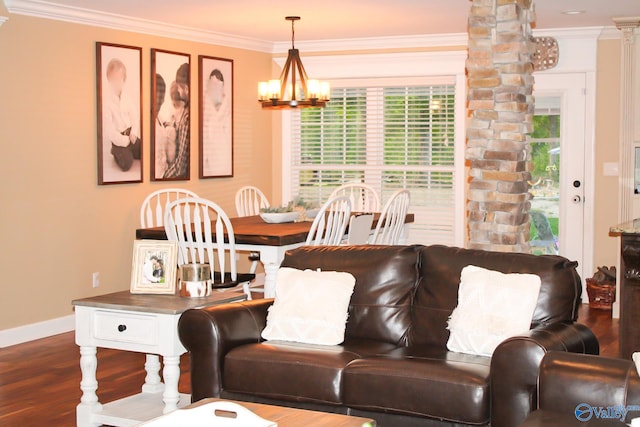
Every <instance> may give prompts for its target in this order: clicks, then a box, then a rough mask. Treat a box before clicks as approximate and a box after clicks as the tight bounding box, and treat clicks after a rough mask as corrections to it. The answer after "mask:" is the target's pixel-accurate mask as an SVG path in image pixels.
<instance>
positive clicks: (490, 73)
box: [465, 0, 534, 252]
mask: <svg viewBox="0 0 640 427" xmlns="http://www.w3.org/2000/svg"><path fill="white" fill-rule="evenodd" d="M532 16H533V13H532V11H531V0H472V6H471V13H470V14H469V29H468V31H469V52H468V58H467V62H466V68H467V82H468V121H467V148H466V154H465V156H466V160H467V166H468V167H469V189H468V201H467V210H468V226H469V244H468V246H469V247H470V248H476V249H487V250H494V251H503V252H529V214H528V211H529V208H530V202H529V199H530V194H529V184H528V181H530V180H531V167H532V166H531V162H530V146H529V133H531V131H532V130H533V112H534V101H533V95H532V90H533V76H532V73H533V63H532V55H533V51H534V45H533V38H532V34H531V20H532Z"/></svg>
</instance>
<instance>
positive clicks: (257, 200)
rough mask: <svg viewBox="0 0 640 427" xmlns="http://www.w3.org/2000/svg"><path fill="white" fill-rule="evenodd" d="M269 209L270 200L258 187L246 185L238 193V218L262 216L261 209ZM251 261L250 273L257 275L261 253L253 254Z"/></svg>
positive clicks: (250, 255)
mask: <svg viewBox="0 0 640 427" xmlns="http://www.w3.org/2000/svg"><path fill="white" fill-rule="evenodd" d="M268 207H269V200H268V199H267V196H265V195H264V193H263V192H262V191H260V189H259V188H258V187H254V186H252V185H246V186H244V187H242V188H240V189H239V190H238V191H236V212H237V214H238V216H253V215H260V209H262V208H268ZM249 260H250V261H251V268H250V269H249V273H255V272H256V270H257V269H258V262H259V261H260V253H259V252H251V253H250V254H249Z"/></svg>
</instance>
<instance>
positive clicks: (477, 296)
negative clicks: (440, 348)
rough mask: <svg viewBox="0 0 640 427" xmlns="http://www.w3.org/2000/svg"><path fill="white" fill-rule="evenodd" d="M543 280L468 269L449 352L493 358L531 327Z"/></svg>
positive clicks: (452, 322) (452, 320)
mask: <svg viewBox="0 0 640 427" xmlns="http://www.w3.org/2000/svg"><path fill="white" fill-rule="evenodd" d="M540 283H541V281H540V276H537V275H535V274H520V273H511V274H505V273H501V272H499V271H493V270H487V269H485V268H481V267H477V266H474V265H468V266H466V267H464V268H463V269H462V272H461V273H460V289H459V291H458V306H457V307H456V308H455V309H454V310H453V313H451V317H449V326H448V327H447V329H449V330H450V331H451V335H450V336H449V341H448V342H447V348H448V349H449V350H451V351H456V352H459V353H470V354H478V355H482V356H491V355H492V354H493V351H494V350H495V348H496V347H497V346H498V344H500V343H501V342H502V341H504V340H505V339H507V338H509V337H512V336H515V335H519V334H522V333H524V332H526V331H528V330H529V328H530V327H531V318H532V317H533V312H534V310H535V308H536V305H537V302H538V294H539V293H540Z"/></svg>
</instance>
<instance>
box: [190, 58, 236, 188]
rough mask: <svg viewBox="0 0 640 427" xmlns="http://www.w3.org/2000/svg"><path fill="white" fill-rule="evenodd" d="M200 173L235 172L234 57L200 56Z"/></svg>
mask: <svg viewBox="0 0 640 427" xmlns="http://www.w3.org/2000/svg"><path fill="white" fill-rule="evenodd" d="M198 81H199V113H200V114H199V140H198V154H199V168H198V169H199V177H200V178H227V177H232V176H233V60H232V59H225V58H217V57H212V56H205V55H199V56H198Z"/></svg>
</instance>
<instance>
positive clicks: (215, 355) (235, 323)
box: [178, 299, 273, 402]
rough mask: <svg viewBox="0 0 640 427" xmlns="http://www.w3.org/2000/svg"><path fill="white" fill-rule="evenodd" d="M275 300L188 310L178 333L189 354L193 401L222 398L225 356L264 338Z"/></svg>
mask: <svg viewBox="0 0 640 427" xmlns="http://www.w3.org/2000/svg"><path fill="white" fill-rule="evenodd" d="M271 304H273V299H257V300H252V301H245V302H239V303H231V304H223V305H218V306H213V307H207V308H202V309H192V310H187V311H185V312H184V313H183V314H182V316H180V320H179V321H178V336H179V337H180V341H181V342H182V345H184V347H185V348H186V349H187V351H189V353H190V361H191V400H192V401H193V402H196V401H198V400H200V399H204V398H206V397H218V398H219V397H220V392H221V391H222V369H223V366H224V358H225V355H226V354H227V353H228V352H229V351H230V350H231V349H233V348H234V347H237V346H240V345H243V344H248V343H256V342H260V341H262V338H261V336H260V334H261V332H262V330H263V329H264V327H265V325H266V322H267V309H268V308H269V307H270V306H271Z"/></svg>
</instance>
